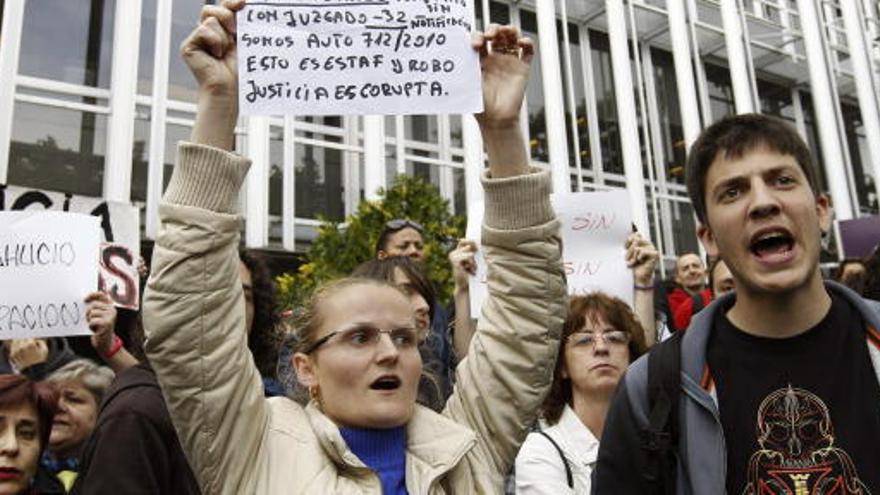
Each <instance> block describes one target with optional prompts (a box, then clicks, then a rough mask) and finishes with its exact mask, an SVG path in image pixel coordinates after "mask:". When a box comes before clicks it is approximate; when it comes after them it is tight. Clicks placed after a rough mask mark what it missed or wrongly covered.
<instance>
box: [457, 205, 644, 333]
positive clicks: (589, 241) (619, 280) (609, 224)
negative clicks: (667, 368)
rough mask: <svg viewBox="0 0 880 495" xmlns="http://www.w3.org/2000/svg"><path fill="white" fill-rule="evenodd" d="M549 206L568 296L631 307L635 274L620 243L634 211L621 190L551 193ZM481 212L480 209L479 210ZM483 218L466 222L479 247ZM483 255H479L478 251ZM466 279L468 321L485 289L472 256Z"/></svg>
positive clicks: (482, 270)
mask: <svg viewBox="0 0 880 495" xmlns="http://www.w3.org/2000/svg"><path fill="white" fill-rule="evenodd" d="M550 199H551V201H552V203H553V208H554V209H555V210H556V215H557V217H558V218H559V221H560V224H561V229H562V248H563V249H562V259H563V269H564V271H565V276H566V279H567V282H568V293H569V294H571V295H585V294H589V293H591V292H598V291H601V292H604V293H605V294H608V295H611V296H615V297H618V298H620V299H622V300H623V301H624V302H626V303H627V304H629V305H630V306H632V303H633V275H632V270H630V269H629V267H627V266H626V250H625V249H624V243H625V242H626V238H627V237H628V236H629V234H630V233H631V232H632V210H631V208H630V205H629V195H628V194H627V192H626V191H624V190H614V191H602V192H580V193H570V194H554V195H552V196H551V198H550ZM477 210H478V211H480V212H482V211H483V210H482V208H478V209H477ZM482 221H483V219H482V215H479V216H475V217H472V218H468V227H467V235H468V238H469V239H473V240H474V241H476V242H477V244H479V243H480V227H481V225H482ZM481 252H482V251H481ZM476 262H477V271H476V274H475V275H474V276H472V277H471V281H470V298H471V317H472V318H479V316H480V311H481V310H482V305H483V301H485V299H486V297H487V295H488V291H487V288H486V272H487V267H486V262H485V260H484V259H483V257H482V255H481V254H478V256H477V257H476Z"/></svg>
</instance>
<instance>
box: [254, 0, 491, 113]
mask: <svg viewBox="0 0 880 495" xmlns="http://www.w3.org/2000/svg"><path fill="white" fill-rule="evenodd" d="M471 1H472V0H418V1H415V0H303V1H284V0H269V1H249V2H248V4H247V6H246V7H245V8H244V9H242V10H241V11H239V13H238V14H237V26H238V27H237V29H238V74H239V79H238V86H239V108H240V109H241V112H242V113H243V114H245V115H281V114H295V115H343V114H386V115H388V114H436V113H477V112H481V111H482V110H483V100H482V95H481V89H480V88H481V85H480V84H481V83H480V63H479V56H478V54H477V53H476V52H475V51H474V49H473V48H472V47H471V34H470V32H471V29H472V19H473V15H472V10H471V7H470V2H471Z"/></svg>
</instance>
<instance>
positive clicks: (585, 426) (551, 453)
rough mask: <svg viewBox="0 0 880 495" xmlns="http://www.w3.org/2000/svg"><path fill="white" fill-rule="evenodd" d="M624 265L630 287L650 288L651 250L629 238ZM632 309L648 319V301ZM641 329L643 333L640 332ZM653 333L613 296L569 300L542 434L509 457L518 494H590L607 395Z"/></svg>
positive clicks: (637, 301) (636, 237)
mask: <svg viewBox="0 0 880 495" xmlns="http://www.w3.org/2000/svg"><path fill="white" fill-rule="evenodd" d="M627 260H629V264H630V266H631V267H632V268H633V272H634V276H635V281H636V287H637V288H644V287H648V286H650V284H648V283H647V281H648V280H650V278H653V271H654V265H655V264H656V261H657V252H656V250H655V249H654V247H653V245H651V244H650V242H648V241H647V240H644V239H642V238H641V237H640V236H639V235H638V234H633V235H632V236H631V237H630V239H629V240H628V241H627ZM643 284H644V285H643ZM634 303H635V305H636V307H637V309H638V311H637V312H638V313H639V314H640V315H644V314H646V313H647V314H652V313H653V298H651V297H646V298H640V297H636V298H635V301H634ZM645 304H647V305H649V306H650V307H644V305H645ZM647 324H650V328H647V329H646V328H643V325H647ZM652 331H653V324H651V322H650V321H643V322H642V323H640V321H639V318H638V317H637V316H636V313H634V312H633V310H632V309H630V307H629V306H628V305H627V304H626V303H625V302H623V301H621V300H620V299H618V298H616V297H611V296H608V295H606V294H603V293H601V292H594V293H592V294H589V295H586V296H578V297H573V298H572V299H571V300H570V301H569V307H568V316H567V317H566V319H565V323H563V326H562V345H561V346H560V347H559V356H558V359H557V360H556V368H555V371H554V376H553V385H552V386H551V388H550V393H549V395H548V396H547V398H546V399H545V401H544V408H543V418H542V420H543V421H542V425H541V426H542V429H541V430H540V431H538V432H533V433H530V434H529V436H528V437H527V438H526V441H525V443H523V446H522V449H521V450H520V452H519V454H518V455H517V457H516V476H515V477H516V493H517V494H518V495H538V494H541V495H551V494H552V495H561V494H588V493H590V476H591V473H592V469H593V465H594V464H595V462H596V456H597V454H598V452H599V438H601V437H602V429H603V427H604V425H605V415H606V414H607V412H608V407H609V406H610V404H611V398H612V396H613V395H614V390H615V389H616V388H617V383H618V382H619V381H620V379H621V377H622V376H623V373H624V372H625V371H626V368H627V367H628V366H629V364H630V363H631V362H633V361H634V360H635V359H636V358H637V357H639V356H640V355H641V354H642V353H644V352H645V351H646V350H647V347H648V344H647V337H646V336H647V334H649V333H650V332H652Z"/></svg>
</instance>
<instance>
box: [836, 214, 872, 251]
mask: <svg viewBox="0 0 880 495" xmlns="http://www.w3.org/2000/svg"><path fill="white" fill-rule="evenodd" d="M840 239H841V241H842V243H843V256H844V257H845V258H864V257H866V256H868V255H870V254H871V252H872V251H873V250H874V246H876V245H877V244H878V243H880V216H876V215H875V216H872V217H863V218H857V219H855V220H844V221H842V222H840Z"/></svg>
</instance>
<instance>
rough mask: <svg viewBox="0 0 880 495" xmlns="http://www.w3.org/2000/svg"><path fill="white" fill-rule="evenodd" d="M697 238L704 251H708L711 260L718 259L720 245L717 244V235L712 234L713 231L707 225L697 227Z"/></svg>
mask: <svg viewBox="0 0 880 495" xmlns="http://www.w3.org/2000/svg"><path fill="white" fill-rule="evenodd" d="M697 237H699V239H700V243H701V244H702V245H703V249H705V250H706V254H708V255H709V257H710V258H717V257H718V245H717V244H716V243H715V234H713V233H712V229H711V228H710V227H709V226H708V225H706V224H705V223H700V224H699V225H697Z"/></svg>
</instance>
